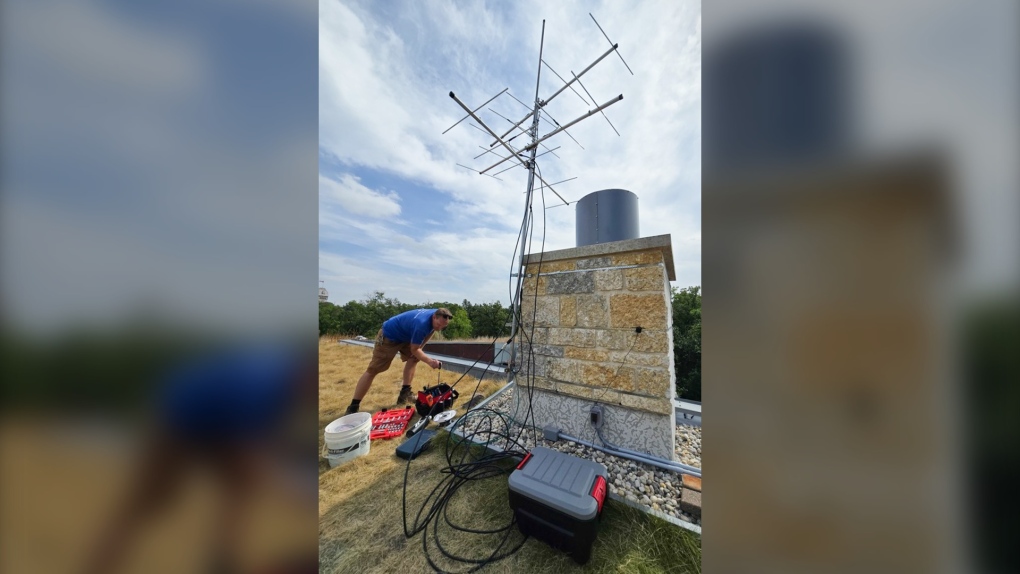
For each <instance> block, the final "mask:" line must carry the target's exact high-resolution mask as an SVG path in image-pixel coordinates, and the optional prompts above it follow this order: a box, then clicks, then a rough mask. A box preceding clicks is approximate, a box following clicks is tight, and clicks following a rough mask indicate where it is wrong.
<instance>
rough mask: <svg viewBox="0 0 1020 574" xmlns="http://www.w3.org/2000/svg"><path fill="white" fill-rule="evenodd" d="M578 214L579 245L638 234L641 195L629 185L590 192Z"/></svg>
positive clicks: (630, 237) (582, 199)
mask: <svg viewBox="0 0 1020 574" xmlns="http://www.w3.org/2000/svg"><path fill="white" fill-rule="evenodd" d="M576 216H577V223H576V228H577V247H582V246H584V245H595V244H596V243H608V242H610V241H622V240H624V239H637V238H638V197H637V196H636V195H634V194H633V193H631V192H629V191H627V190H626V189H603V190H602V191H593V192H592V193H589V194H588V195H586V196H584V197H582V198H581V200H580V201H578V202H577V211H576Z"/></svg>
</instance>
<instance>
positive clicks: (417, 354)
mask: <svg viewBox="0 0 1020 574" xmlns="http://www.w3.org/2000/svg"><path fill="white" fill-rule="evenodd" d="M421 347H422V346H421V345H411V355H413V356H414V358H415V359H418V360H419V361H421V362H423V363H425V364H426V365H431V364H432V359H430V358H429V356H428V355H426V354H425V351H422V350H421Z"/></svg>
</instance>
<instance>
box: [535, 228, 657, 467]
mask: <svg viewBox="0 0 1020 574" xmlns="http://www.w3.org/2000/svg"><path fill="white" fill-rule="evenodd" d="M525 273H526V276H525V278H524V285H523V293H522V300H521V311H522V319H521V328H522V330H523V332H524V334H525V335H530V338H531V340H530V344H529V343H527V342H525V343H524V344H522V346H521V354H520V355H519V357H518V359H517V360H518V361H519V362H520V364H521V367H522V370H521V373H520V374H519V375H518V377H517V381H518V388H523V387H524V385H525V383H529V384H531V386H532V392H531V393H530V398H529V397H528V396H525V395H526V394H527V393H523V392H522V393H517V396H518V397H521V398H520V399H519V400H521V401H522V403H523V405H522V406H524V407H525V408H526V407H527V403H530V406H531V409H532V413H533V415H534V416H535V424H536V425H538V426H540V427H542V426H548V425H552V426H557V427H559V428H560V429H561V430H563V432H565V433H567V434H570V435H573V436H575V437H577V438H583V439H585V440H591V439H592V438H593V436H594V430H593V429H592V427H591V425H590V423H589V413H590V410H591V406H592V405H594V404H596V403H598V404H601V405H603V408H604V411H605V426H604V427H603V429H602V432H603V436H604V437H605V438H606V439H607V440H608V441H610V442H612V443H614V444H616V445H618V446H623V447H626V448H631V449H634V450H640V451H643V452H648V453H651V454H654V455H656V456H661V457H663V458H669V459H672V458H674V454H673V450H674V449H673V439H674V434H675V430H676V419H675V414H674V408H673V398H674V395H675V387H674V381H675V374H674V371H673V329H672V313H671V308H670V299H671V296H670V290H669V281H670V280H672V279H675V274H674V270H673V256H672V249H671V246H670V237H669V236H668V235H662V236H657V237H648V238H641V239H630V240H625V241H615V242H611V243H603V244H598V245H587V246H584V247H578V248H573V249H564V250H560V251H552V252H547V253H541V254H534V255H530V256H529V257H528V258H527V260H526V271H525Z"/></svg>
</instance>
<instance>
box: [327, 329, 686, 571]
mask: <svg viewBox="0 0 1020 574" xmlns="http://www.w3.org/2000/svg"><path fill="white" fill-rule="evenodd" d="M319 357H320V369H319V411H320V412H319V435H320V436H319V444H320V447H321V445H322V431H323V429H324V428H325V426H326V425H327V424H328V423H329V422H330V421H332V420H334V419H335V418H337V417H338V416H340V415H342V414H343V410H344V408H346V406H347V404H348V402H349V401H350V397H351V394H352V392H353V388H354V384H355V383H356V381H357V378H358V377H359V376H360V375H361V373H362V371H363V369H364V367H365V365H367V364H368V361H369V358H370V357H371V349H368V348H364V347H355V346H350V345H341V344H338V343H337V342H336V340H335V339H325V338H324V339H322V340H320V343H319ZM399 365H400V363H399V361H395V363H394V365H393V367H391V370H390V371H387V372H386V373H383V374H382V375H380V376H378V377H376V380H375V383H374V385H373V387H372V390H371V391H370V392H369V394H368V396H366V397H365V400H364V401H363V402H362V405H364V408H363V409H362V410H364V411H369V410H371V411H376V410H379V409H380V408H382V407H391V406H393V401H394V399H395V398H396V393H397V391H398V389H399V385H400V383H399V382H398V381H399V378H400V372H399V370H398V369H399ZM434 373H435V371H431V370H430V369H419V371H418V377H417V380H416V383H415V386H416V387H420V386H422V385H423V384H425V383H428V384H433V383H435V376H436V375H435V374H434ZM459 376H460V375H457V374H455V373H449V372H444V373H442V380H443V382H446V383H452V382H453V381H455V380H456V378H457V377H459ZM499 382H500V383H501V382H502V381H499ZM475 384H476V381H475V380H474V379H470V380H467V379H465V380H464V381H462V382H461V383H460V384H459V385H458V387H457V388H458V390H460V391H461V394H462V396H461V400H459V401H458V404H457V405H455V407H457V406H460V407H461V408H462V407H463V404H464V402H466V399H467V397H469V396H470V390H472V389H474V386H475ZM498 387H499V385H498V384H497V382H495V381H494V382H489V381H485V382H483V383H482V386H481V389H480V391H479V392H481V393H482V394H484V395H486V396H489V395H490V394H491V393H492V392H494V391H495V390H496V389H497V388H498ZM447 436H448V435H446V433H442V432H441V433H440V434H439V435H437V437H436V439H435V444H436V446H434V447H433V449H432V450H431V451H429V452H427V453H426V454H424V455H422V456H420V457H418V458H417V459H415V460H414V461H412V462H411V465H410V469H409V477H408V482H407V496H408V501H409V502H408V512H409V514H410V516H409V520H412V521H413V519H414V515H415V514H416V513H417V511H418V509H419V508H420V506H421V503H422V501H423V500H425V498H426V497H427V496H428V494H429V492H430V491H431V490H432V489H433V488H434V487H435V486H436V485H437V484H438V483H439V482H440V480H441V479H442V478H443V476H445V475H443V474H441V471H442V469H443V468H445V467H446V459H445V457H444V456H443V448H442V445H444V444H445V438H446V437H447ZM402 440H403V439H402V438H395V439H392V440H388V441H386V440H378V441H374V442H373V443H372V446H371V450H370V452H369V453H368V454H367V455H365V456H362V457H360V458H357V459H355V460H353V461H351V462H349V463H347V464H344V465H342V466H340V467H337V468H335V469H330V468H329V467H328V465H327V464H326V462H325V461H322V462H321V464H320V467H319V468H320V473H319V560H320V562H319V570H320V572H326V573H331V574H332V573H346V572H357V573H359V574H360V573H366V574H367V573H376V572H378V573H388V572H402V573H417V572H431V571H432V570H431V568H430V567H429V565H428V563H427V562H426V559H425V556H424V554H423V552H422V535H421V534H418V535H416V536H414V537H413V538H411V539H407V538H405V536H404V528H403V521H402V512H401V501H402V493H403V490H404V473H405V469H406V468H407V466H406V462H405V461H404V460H402V459H400V458H397V457H396V456H395V455H394V454H393V451H394V450H395V449H396V447H397V446H398V445H399V444H400V442H402ZM507 500H508V498H507V484H506V476H505V475H502V476H497V477H495V478H491V479H486V480H484V481H475V482H471V483H468V484H466V485H465V486H464V487H462V488H461V489H460V490H459V491H458V492H457V494H456V496H455V497H454V498H453V499H452V500H451V502H450V504H449V515H450V516H451V518H453V519H454V520H455V521H458V523H459V524H461V525H466V526H470V527H474V528H494V527H499V526H502V525H505V524H508V523H509V521H510V519H511V512H510V509H509V505H508V502H507ZM517 540H519V534H517V533H516V532H514V533H513V534H512V536H511V538H510V541H511V542H510V543H513V542H515V541H517ZM441 542H442V543H443V544H444V546H445V547H446V548H447V549H448V550H450V551H453V552H456V553H458V554H461V555H468V556H476V557H484V556H485V555H487V554H489V553H491V552H492V550H493V548H494V547H495V544H498V539H497V540H496V541H495V542H494V538H493V537H491V536H490V537H486V536H469V535H464V534H461V533H455V532H452V531H450V529H449V528H446V527H445V525H444V529H443V530H441ZM430 545H431V546H432V550H433V556H434V557H435V556H436V555H438V554H439V553H438V551H436V550H435V546H434V544H432V543H431V542H430ZM700 547H701V540H700V538H699V537H698V536H696V535H694V534H692V533H690V532H688V531H686V530H683V529H680V528H678V527H676V526H674V525H672V524H669V523H667V522H665V521H663V520H659V519H656V518H654V517H651V516H648V515H646V514H644V513H642V512H639V511H637V510H634V509H631V508H628V507H626V506H624V505H622V504H610V505H609V506H608V507H607V510H606V512H605V514H604V515H603V520H602V523H601V525H600V530H599V535H598V539H597V540H596V542H595V546H594V549H593V554H592V559H591V561H590V562H589V563H588V564H586V565H585V566H583V567H578V566H577V565H576V564H575V563H574V562H573V561H572V560H571V559H570V558H568V557H567V556H566V555H564V554H562V553H560V552H558V551H555V550H553V549H551V548H549V547H548V546H546V545H545V544H542V543H541V542H538V541H536V540H528V541H527V542H526V543H525V544H524V546H523V547H522V548H521V550H520V551H519V552H517V553H516V554H514V555H513V556H511V557H510V558H507V559H505V560H502V561H500V562H496V563H493V564H489V565H488V566H486V567H485V568H483V569H482V572H507V573H510V572H515V573H516V572H528V573H536V574H542V573H549V574H561V573H562V572H563V571H564V570H566V571H579V572H606V573H608V572H633V573H637V572H700V571H701V564H700V563H701V558H700V555H701V548H700ZM440 565H441V566H442V567H444V568H445V569H447V570H450V571H454V572H463V571H465V570H467V569H468V567H467V565H465V564H451V563H441V564H440Z"/></svg>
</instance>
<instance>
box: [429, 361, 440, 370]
mask: <svg viewBox="0 0 1020 574" xmlns="http://www.w3.org/2000/svg"><path fill="white" fill-rule="evenodd" d="M429 366H430V367H432V368H433V369H438V368H440V367H442V366H443V363H442V362H440V361H437V360H435V359H429Z"/></svg>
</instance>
